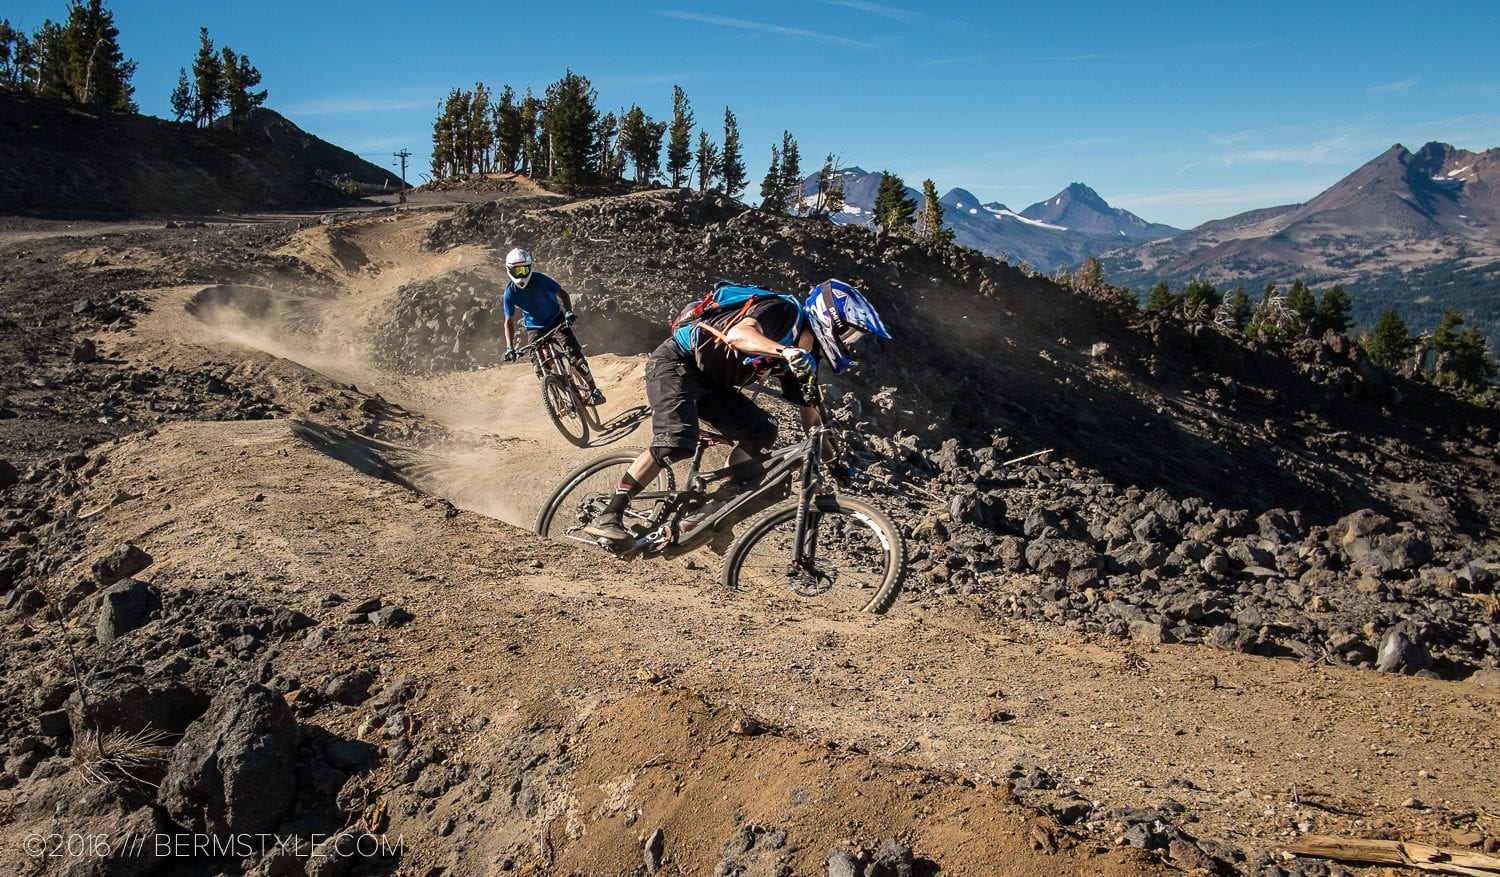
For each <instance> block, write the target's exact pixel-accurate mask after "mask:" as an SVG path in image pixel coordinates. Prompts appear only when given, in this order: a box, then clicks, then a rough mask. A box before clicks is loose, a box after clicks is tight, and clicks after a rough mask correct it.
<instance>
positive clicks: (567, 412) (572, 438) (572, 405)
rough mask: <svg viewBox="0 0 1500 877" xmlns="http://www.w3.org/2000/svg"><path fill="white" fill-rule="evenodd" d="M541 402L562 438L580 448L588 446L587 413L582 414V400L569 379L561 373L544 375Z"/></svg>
mask: <svg viewBox="0 0 1500 877" xmlns="http://www.w3.org/2000/svg"><path fill="white" fill-rule="evenodd" d="M542 404H543V405H545V406H546V408H547V416H548V417H550V418H552V425H553V426H556V427H557V431H558V432H560V433H562V434H563V438H565V439H567V440H568V441H569V442H571V443H573V444H575V445H577V446H578V447H580V448H583V447H587V446H588V443H589V420H588V415H586V414H584V412H583V401H582V400H580V399H579V398H578V392H577V391H576V390H574V389H573V384H572V382H571V381H569V380H568V379H567V378H565V377H563V376H562V375H544V376H543V377H542Z"/></svg>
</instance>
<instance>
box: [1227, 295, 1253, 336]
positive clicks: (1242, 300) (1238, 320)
mask: <svg viewBox="0 0 1500 877" xmlns="http://www.w3.org/2000/svg"><path fill="white" fill-rule="evenodd" d="M1227 302H1228V313H1227V316H1228V325H1229V327H1230V328H1232V329H1234V330H1235V331H1236V332H1243V331H1244V330H1245V326H1246V324H1248V323H1249V322H1250V315H1251V314H1253V313H1255V309H1254V308H1252V307H1251V306H1250V295H1249V293H1247V292H1245V287H1244V286H1236V287H1235V288H1234V292H1233V293H1231V294H1230V296H1229V298H1228V299H1227Z"/></svg>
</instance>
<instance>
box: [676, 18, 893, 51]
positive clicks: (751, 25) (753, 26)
mask: <svg viewBox="0 0 1500 877" xmlns="http://www.w3.org/2000/svg"><path fill="white" fill-rule="evenodd" d="M656 14H657V15H659V16H661V17H662V18H677V19H681V20H682V21H695V22H698V23H699V24H711V25H714V26H716V27H729V28H734V29H736V30H748V31H752V32H754V33H763V34H770V35H772V36H779V37H789V38H791V39H798V40H811V41H813V42H818V43H827V44H828V45H833V46H847V47H848V48H851V49H875V48H878V47H877V46H876V45H875V44H874V43H867V42H864V41H862V40H853V39H849V38H848V37H841V36H838V35H836V34H829V33H821V32H819V31H815V30H806V29H805V28H800V27H784V26H782V25H779V24H766V23H764V22H760V21H747V20H745V19H743V18H730V17H728V16H725V15H708V14H704V13H699V12H683V11H680V10H667V11H663V12H657V13H656Z"/></svg>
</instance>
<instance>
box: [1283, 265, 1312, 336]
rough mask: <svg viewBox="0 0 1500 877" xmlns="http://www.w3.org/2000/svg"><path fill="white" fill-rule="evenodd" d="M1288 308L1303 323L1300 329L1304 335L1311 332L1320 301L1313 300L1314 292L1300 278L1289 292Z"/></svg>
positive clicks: (1293, 282)
mask: <svg viewBox="0 0 1500 877" xmlns="http://www.w3.org/2000/svg"><path fill="white" fill-rule="evenodd" d="M1286 306H1287V310H1290V311H1291V312H1292V313H1294V314H1296V315H1297V319H1298V320H1300V321H1301V326H1300V327H1299V328H1301V329H1302V331H1303V333H1307V332H1309V331H1311V329H1312V326H1313V321H1314V320H1315V319H1316V318H1317V316H1318V301H1317V299H1315V298H1313V294H1312V290H1311V289H1309V288H1308V286H1307V284H1306V283H1303V282H1302V279H1301V278H1300V277H1299V278H1298V279H1296V280H1294V281H1292V288H1291V289H1289V290H1287V294H1286Z"/></svg>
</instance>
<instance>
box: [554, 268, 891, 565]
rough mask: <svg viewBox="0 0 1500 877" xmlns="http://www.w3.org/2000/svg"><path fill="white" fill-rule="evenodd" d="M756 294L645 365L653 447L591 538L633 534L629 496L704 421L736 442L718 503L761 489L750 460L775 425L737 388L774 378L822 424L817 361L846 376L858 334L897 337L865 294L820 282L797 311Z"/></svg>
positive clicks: (806, 420) (590, 529) (694, 327)
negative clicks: (815, 392) (811, 386)
mask: <svg viewBox="0 0 1500 877" xmlns="http://www.w3.org/2000/svg"><path fill="white" fill-rule="evenodd" d="M760 292H763V293H765V295H764V296H755V297H752V298H750V299H747V301H746V304H745V306H744V307H743V308H739V309H736V310H734V311H729V310H725V311H723V312H721V313H718V314H717V315H715V316H710V317H707V318H706V319H704V320H703V321H701V322H698V323H693V324H689V325H684V326H682V327H680V328H678V329H676V330H674V331H673V333H672V335H671V336H670V337H668V338H667V340H666V341H664V342H662V344H661V346H659V347H657V348H656V350H655V351H653V352H652V353H651V355H650V356H649V357H648V358H647V359H646V398H647V400H648V401H649V402H650V403H651V446H650V447H649V448H647V449H646V450H645V451H643V452H642V453H641V455H640V456H639V457H637V458H636V460H635V462H633V463H631V464H630V469H629V470H628V471H627V472H626V473H625V475H624V476H623V477H622V478H621V479H620V483H619V485H618V486H617V487H616V488H615V493H614V495H613V496H612V497H611V498H610V502H609V505H607V506H606V507H605V508H604V510H603V512H601V513H600V514H599V516H598V517H596V518H595V519H594V520H593V521H592V522H591V523H590V524H589V525H588V526H587V527H585V528H584V532H585V533H588V534H589V535H592V536H595V537H599V538H603V539H609V540H612V541H619V540H623V539H628V538H630V533H629V532H628V531H627V530H626V529H625V526H624V513H625V509H626V507H627V506H629V505H630V500H631V498H633V497H634V496H635V495H636V494H638V493H640V492H641V489H642V487H643V485H646V484H649V483H650V482H651V479H653V478H655V477H656V475H657V473H658V472H660V471H661V469H662V468H663V467H665V466H670V465H671V464H672V463H673V462H675V461H678V460H685V459H687V458H689V457H691V456H692V455H693V452H694V450H695V449H696V448H697V444H698V420H699V418H702V419H703V420H704V421H706V422H707V423H708V424H709V425H710V426H712V427H714V428H715V429H716V430H718V431H719V432H720V433H722V434H723V435H724V437H725V438H727V439H729V440H730V441H733V442H734V443H735V447H734V450H733V451H732V452H731V453H730V455H729V463H730V465H731V467H732V468H733V469H734V470H735V471H734V473H733V476H734V480H735V482H737V483H736V484H732V485H726V487H727V488H728V490H727V491H724V492H723V493H722V494H721V499H727V498H728V494H730V493H734V492H737V491H738V490H739V489H741V488H744V487H748V486H751V485H754V484H756V483H758V482H759V480H760V477H761V475H762V474H763V470H764V466H763V464H762V461H760V460H755V459H752V457H754V456H755V455H759V454H762V453H764V452H765V451H767V450H768V449H770V448H771V447H772V446H773V445H775V443H776V421H775V420H774V419H772V417H771V416H770V415H769V414H767V413H766V412H765V411H764V410H762V409H761V408H760V407H759V406H758V405H756V404H755V403H754V402H752V401H750V399H749V398H747V397H746V396H745V395H744V394H742V393H741V392H740V388H741V387H744V386H745V385H746V384H749V383H751V382H752V381H755V380H757V379H759V378H761V377H765V376H774V377H776V378H778V379H779V381H780V383H781V390H782V395H783V396H785V397H786V399H787V401H789V402H791V403H792V404H794V405H796V406H798V408H799V409H800V410H799V413H800V415H801V418H802V425H803V426H804V427H806V428H811V427H814V426H817V425H818V424H819V422H820V420H821V415H820V414H819V412H818V408H817V405H816V403H815V402H814V401H812V400H810V399H809V398H808V396H807V391H806V384H807V382H809V381H811V380H812V379H813V378H814V377H815V376H816V374H817V369H818V364H819V362H820V361H821V362H826V363H828V365H829V366H830V367H831V368H832V369H833V371H834V372H835V373H838V372H842V371H844V370H845V369H847V368H848V367H849V366H851V365H853V361H852V360H851V359H850V358H849V353H848V351H849V349H850V345H851V344H853V343H854V342H855V341H856V340H858V339H859V338H860V337H862V336H864V335H874V336H876V337H878V338H890V337H891V336H890V333H889V332H887V331H886V328H885V324H884V323H882V322H881V320H880V315H879V314H877V313H876V312H875V307H874V306H873V305H871V304H870V302H869V300H868V299H866V298H865V297H864V294H863V293H861V292H860V291H859V290H858V289H856V288H854V287H853V286H850V285H849V284H847V283H844V282H843V281H839V280H827V281H824V282H823V283H820V284H818V285H817V286H815V287H813V290H812V293H811V294H810V295H809V296H808V297H807V299H806V300H805V301H803V302H802V303H801V304H800V306H799V304H798V303H797V299H795V298H792V297H791V296H784V295H779V294H776V293H772V292H770V291H769V290H760ZM702 514H703V513H702V512H701V511H700V515H702Z"/></svg>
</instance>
